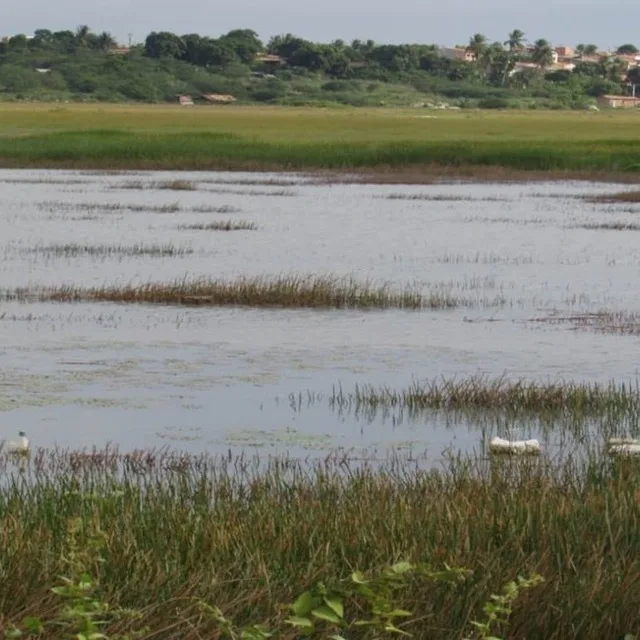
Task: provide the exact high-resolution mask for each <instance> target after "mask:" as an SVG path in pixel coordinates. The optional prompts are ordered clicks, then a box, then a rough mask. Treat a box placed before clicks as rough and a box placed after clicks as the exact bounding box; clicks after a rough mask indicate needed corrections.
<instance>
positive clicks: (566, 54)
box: [554, 47, 575, 58]
mask: <svg viewBox="0 0 640 640" xmlns="http://www.w3.org/2000/svg"><path fill="white" fill-rule="evenodd" d="M554 51H555V52H556V53H557V54H558V58H573V57H574V55H575V51H574V50H573V47H556V48H555V49H554Z"/></svg>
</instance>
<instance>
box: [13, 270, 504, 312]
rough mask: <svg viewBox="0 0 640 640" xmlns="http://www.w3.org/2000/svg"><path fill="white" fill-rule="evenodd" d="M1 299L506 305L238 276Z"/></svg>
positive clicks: (335, 280) (442, 293) (22, 292)
mask: <svg viewBox="0 0 640 640" xmlns="http://www.w3.org/2000/svg"><path fill="white" fill-rule="evenodd" d="M3 297H4V298H5V299H11V300H25V301H26V300H34V299H35V300H39V301H42V302H47V301H49V302H119V303H127V304H136V303H137V304H163V305H203V306H230V305H237V306H252V307H285V308H286V307H289V308H320V309H412V310H421V309H433V310H436V309H455V308H459V307H475V306H490V305H493V306H496V305H502V304H505V300H504V298H503V297H502V296H501V295H497V296H496V297H495V298H491V299H488V298H480V297H465V296H462V295H458V294H455V293H452V292H451V291H450V290H447V289H443V288H436V289H434V290H433V291H431V292H429V293H426V294H424V293H421V292H420V291H419V290H416V289H410V288H408V289H405V290H403V291H396V290H394V289H392V288H391V287H389V286H386V285H381V286H374V285H371V284H368V283H358V282H356V281H355V280H353V279H351V278H339V277H334V276H306V277H305V276H295V275H294V276H279V277H274V278H269V277H260V276H258V277H241V278H239V279H237V280H234V281H224V280H213V279H197V280H191V281H189V280H186V279H183V280H178V281H176V282H173V283H148V284H142V285H122V286H103V287H90V288H83V287H77V286H73V285H62V286H55V287H47V288H26V289H14V290H12V291H5V292H4V294H3Z"/></svg>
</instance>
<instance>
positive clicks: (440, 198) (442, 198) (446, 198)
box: [377, 193, 507, 202]
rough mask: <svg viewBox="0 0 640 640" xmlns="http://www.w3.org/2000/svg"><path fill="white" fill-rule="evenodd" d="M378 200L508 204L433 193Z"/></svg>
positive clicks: (497, 199) (489, 198)
mask: <svg viewBox="0 0 640 640" xmlns="http://www.w3.org/2000/svg"><path fill="white" fill-rule="evenodd" d="M377 197H378V198H384V199H385V200H426V201H430V202H506V201H507V199H506V198H500V197H498V196H485V197H477V198H476V197H473V196H454V195H446V194H431V193H390V194H388V195H386V196H377Z"/></svg>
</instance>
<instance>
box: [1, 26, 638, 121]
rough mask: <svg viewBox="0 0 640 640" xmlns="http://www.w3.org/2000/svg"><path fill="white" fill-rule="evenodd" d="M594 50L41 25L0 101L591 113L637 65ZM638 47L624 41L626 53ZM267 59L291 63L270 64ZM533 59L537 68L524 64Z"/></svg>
mask: <svg viewBox="0 0 640 640" xmlns="http://www.w3.org/2000/svg"><path fill="white" fill-rule="evenodd" d="M594 49H597V48H595V47H594V45H579V46H578V47H577V49H576V51H577V52H578V53H577V57H576V68H575V69H574V70H573V71H569V70H564V69H561V70H554V69H553V67H552V62H553V50H552V48H551V45H550V44H549V43H548V42H547V41H546V40H544V39H538V40H536V41H535V42H534V43H533V44H532V45H531V46H528V47H527V46H525V45H524V33H523V32H522V31H520V30H518V29H516V30H514V31H513V32H512V33H510V34H509V36H508V39H507V40H506V41H505V42H504V43H500V42H494V43H490V42H488V41H487V39H486V37H485V36H483V35H482V34H475V35H474V36H473V37H472V38H471V39H470V41H469V43H468V45H467V46H466V50H467V51H468V52H469V53H471V54H472V55H473V56H475V57H476V61H475V62H468V61H465V60H460V59H456V58H452V59H451V58H449V57H446V56H445V55H443V53H442V51H440V50H439V49H438V48H437V47H436V46H435V45H428V44H398V45H391V44H384V45H380V44H376V43H375V42H373V41H371V40H368V41H366V42H363V41H360V40H354V41H353V42H351V43H350V44H347V43H345V42H343V41H340V40H337V41H334V42H332V43H330V44H320V43H315V42H310V41H306V40H303V39H301V38H298V37H296V36H294V35H291V34H286V35H280V36H275V37H273V38H272V39H271V40H270V41H269V42H268V43H266V44H265V43H263V42H261V41H260V39H259V38H258V36H257V34H256V33H255V32H254V31H251V30H249V29H236V30H233V31H230V32H229V33H227V34H225V35H222V36H220V37H218V38H210V37H203V36H200V35H198V34H186V35H177V34H174V33H169V32H152V33H150V34H149V35H148V36H147V37H146V39H145V42H144V43H143V44H138V45H134V46H132V47H130V48H119V49H118V48H117V47H116V43H115V41H114V39H113V38H112V37H111V36H110V34H108V33H101V34H94V33H92V32H91V30H90V29H89V28H88V27H80V28H78V29H77V30H76V31H75V32H72V31H58V32H51V31H49V30H46V29H39V30H37V31H35V33H34V35H33V36H32V37H27V36H24V35H17V36H14V37H12V38H10V39H8V40H5V41H3V42H1V43H0V97H1V98H4V99H5V100H7V99H17V100H41V101H57V100H74V101H84V102H97V101H111V102H118V101H140V102H164V101H176V99H177V97H178V95H182V94H187V95H192V96H194V97H195V98H196V100H197V99H199V98H200V96H202V94H208V93H220V94H232V95H233V96H235V97H236V99H237V100H239V101H241V102H262V103H272V104H289V105H305V104H309V105H317V104H331V103H333V104H350V105H354V106H378V105H380V104H381V103H382V104H387V105H395V104H397V105H413V104H423V103H425V102H426V103H428V102H434V101H436V102H437V101H442V100H444V101H446V102H447V103H448V104H451V105H455V106H459V107H478V106H479V107H484V108H502V107H551V108H568V107H573V108H584V107H585V106H587V105H588V104H589V103H590V102H592V100H593V97H594V96H598V95H601V94H604V93H610V92H620V91H623V90H624V88H623V86H622V85H623V84H624V82H625V81H626V78H625V74H626V72H627V67H626V63H625V62H624V61H622V60H620V59H619V58H617V57H616V56H615V55H614V56H608V57H607V56H600V57H599V58H598V57H596V59H594V58H593V54H594V53H595V51H594ZM634 49H635V46H634V45H632V44H624V45H621V46H620V47H619V50H618V52H617V54H620V55H623V54H630V53H634ZM265 53H268V54H270V55H271V56H275V57H276V58H277V57H280V59H281V62H279V61H278V60H274V59H273V58H272V59H266V60H265V59H264V56H263V54H265ZM585 56H587V57H585ZM588 56H591V57H590V58H588ZM581 60H582V61H581ZM522 62H525V63H526V62H528V63H530V66H529V67H526V66H525V67H519V66H518V63H522ZM636 73H637V72H636Z"/></svg>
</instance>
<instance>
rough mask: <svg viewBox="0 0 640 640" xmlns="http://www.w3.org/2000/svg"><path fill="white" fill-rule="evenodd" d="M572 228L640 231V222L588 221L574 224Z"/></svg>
mask: <svg viewBox="0 0 640 640" xmlns="http://www.w3.org/2000/svg"><path fill="white" fill-rule="evenodd" d="M570 228H572V229H590V230H592V231H640V224H638V223H636V222H587V223H585V224H576V225H572V226H571V227H570Z"/></svg>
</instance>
